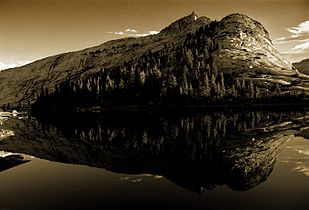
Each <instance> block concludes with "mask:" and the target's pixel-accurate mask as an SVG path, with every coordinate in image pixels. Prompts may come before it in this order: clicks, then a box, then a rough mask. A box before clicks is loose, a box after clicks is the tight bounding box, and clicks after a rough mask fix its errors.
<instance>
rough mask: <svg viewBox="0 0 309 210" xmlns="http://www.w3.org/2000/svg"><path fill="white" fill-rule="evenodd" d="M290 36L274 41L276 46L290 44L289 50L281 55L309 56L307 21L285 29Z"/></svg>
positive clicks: (308, 21)
mask: <svg viewBox="0 0 309 210" xmlns="http://www.w3.org/2000/svg"><path fill="white" fill-rule="evenodd" d="M287 31H289V32H290V36H287V37H280V38H278V39H276V43H278V44H286V43H289V44H291V46H292V47H291V49H290V50H288V51H286V52H284V53H283V54H299V55H301V54H308V55H309V20H307V21H305V22H302V23H300V24H299V25H298V26H295V27H291V28H287Z"/></svg>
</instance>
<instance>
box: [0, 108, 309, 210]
mask: <svg viewBox="0 0 309 210" xmlns="http://www.w3.org/2000/svg"><path fill="white" fill-rule="evenodd" d="M308 128H309V112H308V111H306V110H266V109H261V110H250V111H242V110H216V111H201V110H199V111H196V110H181V111H179V110H171V111H158V110H156V111H136V110H135V111H128V110H110V111H106V112H103V113H102V112H101V113H96V112H90V113H89V112H88V113H85V112H80V113H66V114H63V113H62V114H41V115H37V116H31V115H30V114H29V115H28V116H26V117H25V116H23V117H19V116H16V117H9V118H8V119H6V118H5V119H4V118H3V119H1V124H0V132H1V137H0V158H1V159H0V186H1V191H0V209H104V208H105V209H175V208H176V209H281V210H282V209H309V203H308V200H309V139H308V133H309V132H308V131H309V130H308Z"/></svg>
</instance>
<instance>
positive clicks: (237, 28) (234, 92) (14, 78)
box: [0, 13, 309, 106]
mask: <svg viewBox="0 0 309 210" xmlns="http://www.w3.org/2000/svg"><path fill="white" fill-rule="evenodd" d="M224 79H225V81H223V80H224ZM307 80H308V77H306V76H305V75H300V74H299V73H298V72H297V71H296V70H295V68H294V67H293V66H292V65H291V64H290V63H289V62H287V61H285V60H284V59H283V58H282V57H281V56H280V55H279V53H278V52H277V51H276V50H275V49H274V47H273V45H272V43H271V40H270V38H269V35H268V32H267V31H266V30H265V29H264V27H263V26H262V25H261V24H260V23H259V22H257V21H255V20H253V19H251V18H250V17H248V16H246V15H241V14H232V15H229V16H227V17H225V18H223V19H222V20H221V21H211V20H210V19H209V18H206V17H200V18H198V17H197V15H196V14H195V13H192V14H191V15H189V16H186V17H184V18H181V19H179V20H177V21H175V22H174V23H172V24H171V25H170V26H168V27H166V28H165V29H163V30H162V31H161V32H160V33H159V34H156V35H151V36H147V37H140V38H124V39H119V40H113V41H109V42H106V43H104V44H101V45H99V46H95V47H91V48H87V49H84V50H80V51H76V52H70V53H64V54H60V55H55V56H51V57H47V58H44V59H41V60H38V61H35V62H33V63H30V64H28V65H25V66H23V67H19V68H13V69H9V70H5V71H2V72H0V98H1V100H0V106H3V105H6V104H8V103H9V104H10V105H14V104H15V105H16V104H29V103H33V102H34V101H36V99H37V96H39V95H41V96H54V98H58V99H59V95H62V96H63V98H68V97H67V96H68V93H71V94H70V95H72V92H74V93H75V98H71V99H70V101H75V102H76V98H82V96H83V97H84V98H83V99H81V100H84V101H85V100H86V101H94V100H98V99H97V98H101V99H100V100H99V101H96V103H94V102H93V103H92V104H87V105H85V106H90V105H97V104H98V103H99V104H102V103H106V101H107V100H113V101H114V102H115V101H117V103H122V102H124V100H126V102H127V101H132V103H135V102H141V100H142V101H143V103H147V102H149V101H150V102H153V101H156V100H158V98H160V97H167V98H168V97H169V96H175V97H176V96H184V97H187V98H188V96H190V97H193V98H198V99H200V98H201V97H208V98H209V97H211V98H224V97H225V98H227V97H230V96H235V97H240V95H241V96H242V97H243V98H250V97H251V98H253V95H255V96H254V97H257V98H260V97H262V96H263V97H264V96H267V97H268V96H271V93H270V92H272V90H275V88H276V87H278V86H279V87H280V88H281V89H282V92H291V91H294V92H295V94H299V92H308V90H309V88H308V87H309V85H308V82H307ZM252 84H253V85H252ZM224 85H225V86H224ZM223 86H224V87H223ZM250 87H251V89H254V93H253V91H252V93H251V96H250V95H248V94H247V93H242V92H245V90H248V89H249V88H250ZM280 92H281V91H280ZM65 94H67V95H66V96H65ZM85 95H87V97H86V96H85ZM123 96H126V97H123ZM103 98H104V100H103ZM115 98H117V99H115ZM119 98H123V99H122V101H121V100H120V99H119ZM138 98H139V99H138ZM58 101H60V100H58ZM76 103H80V102H76ZM115 103H116V102H115Z"/></svg>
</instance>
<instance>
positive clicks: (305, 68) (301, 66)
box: [293, 59, 309, 75]
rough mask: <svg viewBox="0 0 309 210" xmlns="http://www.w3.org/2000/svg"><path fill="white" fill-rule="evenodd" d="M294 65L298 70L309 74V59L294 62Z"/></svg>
mask: <svg viewBox="0 0 309 210" xmlns="http://www.w3.org/2000/svg"><path fill="white" fill-rule="evenodd" d="M293 66H295V68H297V70H298V71H300V72H301V73H303V74H307V75H309V59H305V60H302V61H300V62H297V63H293Z"/></svg>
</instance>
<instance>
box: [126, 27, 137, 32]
mask: <svg viewBox="0 0 309 210" xmlns="http://www.w3.org/2000/svg"><path fill="white" fill-rule="evenodd" d="M125 32H130V33H137V31H136V30H134V29H130V28H128V29H126V30H125Z"/></svg>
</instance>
